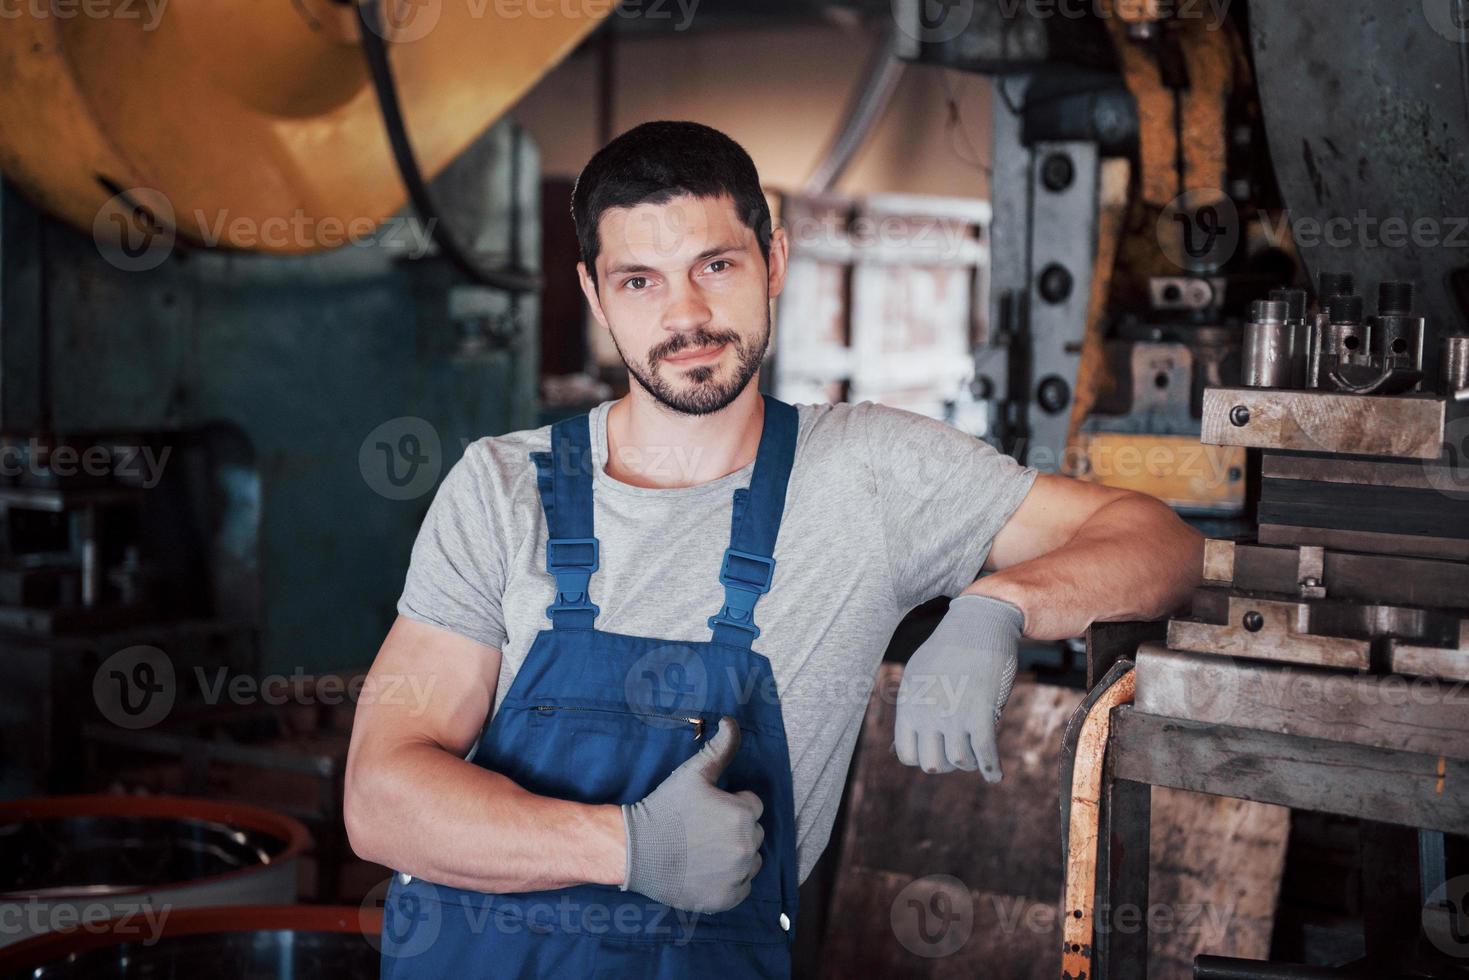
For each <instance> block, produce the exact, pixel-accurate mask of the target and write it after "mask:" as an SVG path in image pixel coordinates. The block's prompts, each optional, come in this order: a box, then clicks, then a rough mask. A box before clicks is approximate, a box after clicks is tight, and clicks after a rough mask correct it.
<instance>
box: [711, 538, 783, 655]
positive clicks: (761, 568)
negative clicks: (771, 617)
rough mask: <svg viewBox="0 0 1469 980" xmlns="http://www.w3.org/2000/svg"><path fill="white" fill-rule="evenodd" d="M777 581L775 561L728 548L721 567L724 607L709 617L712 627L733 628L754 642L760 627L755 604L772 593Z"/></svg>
mask: <svg viewBox="0 0 1469 980" xmlns="http://www.w3.org/2000/svg"><path fill="white" fill-rule="evenodd" d="M752 566H754V567H752ZM774 578H775V559H774V558H767V557H765V556H764V555H753V554H751V553H750V552H748V551H740V550H738V549H735V548H726V549H725V551H724V563H723V564H722V565H720V567H719V581H720V584H722V585H723V586H724V608H722V609H720V610H719V612H718V613H716V614H715V615H713V616H710V617H709V628H710V629H714V628H715V627H716V626H730V627H733V628H735V629H738V630H744V631H745V632H747V633H749V634H750V638H751V639H752V640H753V639H754V638H755V637H758V636H759V635H760V627H758V626H756V625H755V618H754V617H755V603H756V602H758V601H759V599H760V597H761V596H762V595H764V594H765V593H767V592H769V591H770V583H771V581H772V580H773V579H774Z"/></svg>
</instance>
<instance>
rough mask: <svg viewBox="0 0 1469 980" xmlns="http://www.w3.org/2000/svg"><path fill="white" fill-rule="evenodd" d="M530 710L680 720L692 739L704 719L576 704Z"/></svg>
mask: <svg viewBox="0 0 1469 980" xmlns="http://www.w3.org/2000/svg"><path fill="white" fill-rule="evenodd" d="M531 710H532V711H539V712H541V713H542V714H547V713H549V712H552V711H592V712H597V713H599V714H605V715H638V716H639V717H643V718H661V719H663V720H664V721H681V722H684V723H685V724H687V725H690V726H692V727H693V729H694V741H696V742H697V741H698V740H699V739H701V738H703V737H704V719H703V718H699V717H697V716H690V717H682V716H680V715H660V714H658V713H657V712H656V711H624V710H622V709H619V708H592V707H587V706H585V705H576V704H537V705H532V706H531Z"/></svg>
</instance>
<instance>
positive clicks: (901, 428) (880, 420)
mask: <svg viewBox="0 0 1469 980" xmlns="http://www.w3.org/2000/svg"><path fill="white" fill-rule="evenodd" d="M795 408H796V411H797V412H798V413H799V417H800V420H801V435H802V439H803V441H809V442H812V443H813V444H818V445H823V444H833V443H836V444H846V443H850V442H853V441H860V442H863V443H868V442H871V440H872V439H873V438H874V437H873V435H872V433H874V432H876V433H878V434H879V435H878V438H883V437H887V436H891V435H893V434H898V435H901V434H902V433H904V432H905V431H908V430H912V429H915V428H918V429H926V428H928V427H931V426H942V425H944V423H943V422H940V421H938V420H937V419H933V418H930V417H929V416H927V415H920V414H918V413H917V412H912V411H909V410H908V409H905V408H897V407H894V406H892V405H884V404H882V403H881V402H874V401H865V400H864V401H858V402H823V403H802V404H796V405H795Z"/></svg>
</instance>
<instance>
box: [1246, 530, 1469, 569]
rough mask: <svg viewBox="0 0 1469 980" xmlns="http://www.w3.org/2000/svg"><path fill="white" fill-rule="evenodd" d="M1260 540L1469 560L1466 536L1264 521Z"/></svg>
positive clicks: (1269, 542)
mask: <svg viewBox="0 0 1469 980" xmlns="http://www.w3.org/2000/svg"><path fill="white" fill-rule="evenodd" d="M1259 539H1260V543H1261V544H1272V545H1303V544H1314V545H1321V546H1323V547H1327V548H1339V549H1342V550H1344V551H1362V552H1372V553H1374V554H1390V555H1414V556H1419V557H1423V558H1452V559H1456V560H1458V561H1465V560H1469V540H1465V539H1463V538H1439V537H1429V536H1426V535H1420V534H1386V533H1382V532H1379V531H1346V530H1340V529H1337V528H1329V527H1297V526H1295V525H1289V524H1261V525H1260V527H1259Z"/></svg>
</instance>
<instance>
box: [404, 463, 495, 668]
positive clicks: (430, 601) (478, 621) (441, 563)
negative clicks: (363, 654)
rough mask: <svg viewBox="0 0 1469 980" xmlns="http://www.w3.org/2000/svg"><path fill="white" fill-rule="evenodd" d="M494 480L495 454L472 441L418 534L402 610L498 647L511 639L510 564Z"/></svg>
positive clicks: (432, 505)
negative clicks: (507, 606) (505, 607)
mask: <svg viewBox="0 0 1469 980" xmlns="http://www.w3.org/2000/svg"><path fill="white" fill-rule="evenodd" d="M494 478H495V477H494V470H493V468H492V467H491V466H490V457H489V452H488V450H486V449H485V447H484V446H483V445H481V444H480V443H471V444H470V446H469V447H468V448H467V449H466V450H465V453H464V456H463V457H462V458H461V459H460V460H459V462H457V463H455V464H454V465H453V466H452V467H451V468H450V470H449V473H448V475H447V476H445V477H444V482H443V483H441V484H440V485H439V489H438V491H437V492H436V493H435V494H434V499H433V503H432V504H430V505H429V509H428V514H427V515H425V517H424V519H423V525H422V526H421V527H420V528H419V529H418V537H417V539H416V540H415V541H414V542H413V556H412V559H411V560H410V562H409V565H408V575H407V577H406V579H405V580H404V583H403V594H402V595H401V596H400V597H399V598H398V613H399V614H400V615H403V616H407V617H408V618H409V619H416V620H418V621H419V622H422V623H428V624H429V625H430V626H438V627H440V628H442V629H446V630H449V631H450V632H453V633H458V634H459V635H461V636H465V637H468V638H469V639H471V640H474V641H475V642H476V643H483V644H484V645H486V646H489V647H494V648H495V649H497V650H498V649H503V647H504V644H505V636H506V634H505V617H504V613H503V611H502V608H501V600H502V598H503V596H504V593H505V565H506V562H505V555H504V543H505V535H504V533H503V530H504V529H503V527H501V526H499V524H500V522H499V521H498V520H497V517H496V511H495V509H494V507H493V506H492V503H493V500H494V499H495V497H496V494H495V493H494V484H493V483H492V480H493V479H494Z"/></svg>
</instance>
